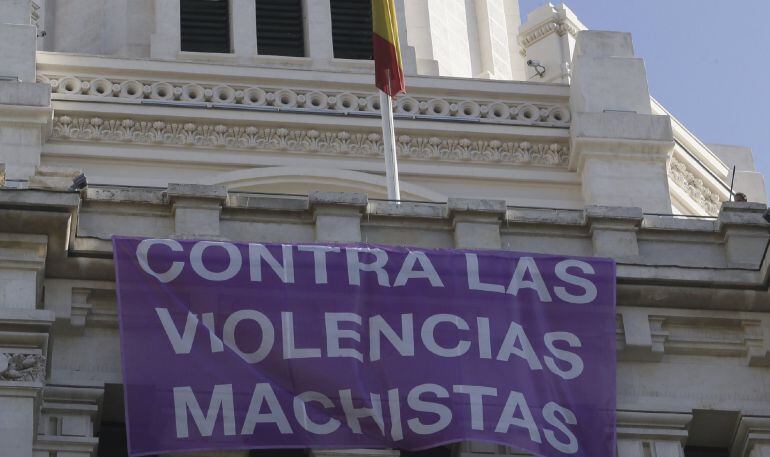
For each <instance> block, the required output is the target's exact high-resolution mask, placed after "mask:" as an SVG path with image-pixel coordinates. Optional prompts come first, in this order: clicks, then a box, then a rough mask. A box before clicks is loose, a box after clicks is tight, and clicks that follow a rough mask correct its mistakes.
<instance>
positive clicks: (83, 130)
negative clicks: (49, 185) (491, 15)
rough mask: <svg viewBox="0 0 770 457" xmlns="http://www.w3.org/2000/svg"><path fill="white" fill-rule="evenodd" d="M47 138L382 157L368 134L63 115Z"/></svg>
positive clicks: (462, 147)
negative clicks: (50, 135)
mask: <svg viewBox="0 0 770 457" xmlns="http://www.w3.org/2000/svg"><path fill="white" fill-rule="evenodd" d="M51 139H52V140H56V141H101V142H107V143H133V144H146V145H162V146H179V147H203V148H223V149H247V150H260V151H286V152H294V153H304V154H308V153H310V154H319V155H334V156H358V157H373V158H379V157H382V156H383V143H382V136H381V135H380V134H379V133H374V132H372V133H358V132H349V131H346V130H323V131H321V130H316V129H309V130H308V129H289V128H262V127H256V126H243V125H225V124H203V123H197V122H186V123H175V122H167V121H162V120H137V119H105V118H101V117H92V118H85V117H75V116H68V115H60V116H57V117H55V118H54V128H53V134H52V137H51ZM397 144H398V155H399V156H400V157H402V158H404V159H412V160H440V161H447V162H479V163H492V164H499V163H503V164H515V165H538V166H550V167H566V166H567V163H568V161H569V147H568V146H567V145H565V144H561V143H535V142H530V141H517V142H513V141H500V140H479V139H470V138H463V137H437V136H411V135H400V136H399V137H398V139H397Z"/></svg>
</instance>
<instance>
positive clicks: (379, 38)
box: [372, 0, 406, 97]
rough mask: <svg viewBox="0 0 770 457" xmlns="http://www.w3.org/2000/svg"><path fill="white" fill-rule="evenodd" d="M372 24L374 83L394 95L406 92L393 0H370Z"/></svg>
mask: <svg viewBox="0 0 770 457" xmlns="http://www.w3.org/2000/svg"><path fill="white" fill-rule="evenodd" d="M372 26H373V33H372V43H373V45H374V73H375V84H376V85H377V87H378V88H379V89H380V90H381V91H383V92H385V93H386V94H388V95H390V96H391V97H395V96H396V95H398V94H400V93H402V92H406V83H405V82H404V67H403V65H402V63H401V47H400V46H399V44H398V22H397V21H396V5H395V3H394V0H372Z"/></svg>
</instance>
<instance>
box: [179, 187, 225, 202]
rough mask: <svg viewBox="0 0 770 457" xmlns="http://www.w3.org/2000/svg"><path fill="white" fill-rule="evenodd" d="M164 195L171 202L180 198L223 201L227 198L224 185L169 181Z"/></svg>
mask: <svg viewBox="0 0 770 457" xmlns="http://www.w3.org/2000/svg"><path fill="white" fill-rule="evenodd" d="M166 195H167V196H168V198H169V200H170V201H171V202H172V203H173V202H174V201H175V200H177V199H181V198H189V199H194V200H218V201H221V202H224V201H226V200H227V188H226V187H225V186H208V185H204V184H176V183H170V184H169V185H168V189H167V190H166Z"/></svg>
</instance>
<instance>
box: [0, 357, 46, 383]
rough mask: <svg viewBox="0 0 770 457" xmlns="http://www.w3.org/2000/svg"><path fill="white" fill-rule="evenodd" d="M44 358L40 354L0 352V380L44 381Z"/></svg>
mask: <svg viewBox="0 0 770 457" xmlns="http://www.w3.org/2000/svg"><path fill="white" fill-rule="evenodd" d="M45 365H46V359H45V356H43V355H40V354H0V382H2V381H11V382H39V383H42V382H44V381H45V374H46V369H45Z"/></svg>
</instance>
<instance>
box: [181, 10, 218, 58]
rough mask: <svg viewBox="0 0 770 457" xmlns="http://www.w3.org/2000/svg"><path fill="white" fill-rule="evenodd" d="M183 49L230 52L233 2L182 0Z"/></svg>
mask: <svg viewBox="0 0 770 457" xmlns="http://www.w3.org/2000/svg"><path fill="white" fill-rule="evenodd" d="M180 5H181V28H182V51H191V52H218V53H229V52H230V1H229V0H181V2H180Z"/></svg>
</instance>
